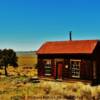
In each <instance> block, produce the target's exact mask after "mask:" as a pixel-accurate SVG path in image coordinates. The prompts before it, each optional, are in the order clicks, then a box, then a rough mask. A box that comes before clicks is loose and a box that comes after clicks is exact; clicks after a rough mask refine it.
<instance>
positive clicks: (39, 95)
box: [0, 76, 100, 100]
mask: <svg viewBox="0 0 100 100" xmlns="http://www.w3.org/2000/svg"><path fill="white" fill-rule="evenodd" d="M29 98H30V99H29ZM11 99H12V100H35V99H36V100H37V99H39V100H41V99H42V100H47V99H49V100H50V99H52V100H53V99H54V100H64V99H65V100H99V99H100V86H95V87H92V86H90V85H84V84H83V83H81V82H77V83H67V82H55V81H44V80H40V83H32V82H31V81H29V77H24V76H17V77H15V76H12V77H0V100H11Z"/></svg>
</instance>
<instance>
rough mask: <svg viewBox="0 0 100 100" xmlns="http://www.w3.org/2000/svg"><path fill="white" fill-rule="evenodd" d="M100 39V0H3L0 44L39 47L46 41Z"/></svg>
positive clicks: (25, 49) (14, 47)
mask: <svg viewBox="0 0 100 100" xmlns="http://www.w3.org/2000/svg"><path fill="white" fill-rule="evenodd" d="M69 31H72V32H73V35H72V37H73V40H74V39H100V0H0V48H1V49H3V48H12V49H14V50H16V51H28V50H37V49H38V48H39V47H40V45H41V44H42V43H44V42H45V41H59V40H60V41H61V40H68V39H69V35H68V32H69Z"/></svg>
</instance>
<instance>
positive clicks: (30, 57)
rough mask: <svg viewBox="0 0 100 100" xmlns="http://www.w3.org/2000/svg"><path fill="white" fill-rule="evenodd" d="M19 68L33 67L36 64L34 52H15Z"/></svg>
mask: <svg viewBox="0 0 100 100" xmlns="http://www.w3.org/2000/svg"><path fill="white" fill-rule="evenodd" d="M16 55H17V57H18V65H19V66H34V65H35V64H36V63H37V55H36V51H17V52H16Z"/></svg>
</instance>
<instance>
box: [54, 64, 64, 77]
mask: <svg viewBox="0 0 100 100" xmlns="http://www.w3.org/2000/svg"><path fill="white" fill-rule="evenodd" d="M62 68H63V63H62V62H58V63H57V66H56V79H62Z"/></svg>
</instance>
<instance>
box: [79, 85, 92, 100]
mask: <svg viewBox="0 0 100 100" xmlns="http://www.w3.org/2000/svg"><path fill="white" fill-rule="evenodd" d="M79 97H80V100H92V90H91V86H90V85H84V87H82V88H81V89H80V96H79Z"/></svg>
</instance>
